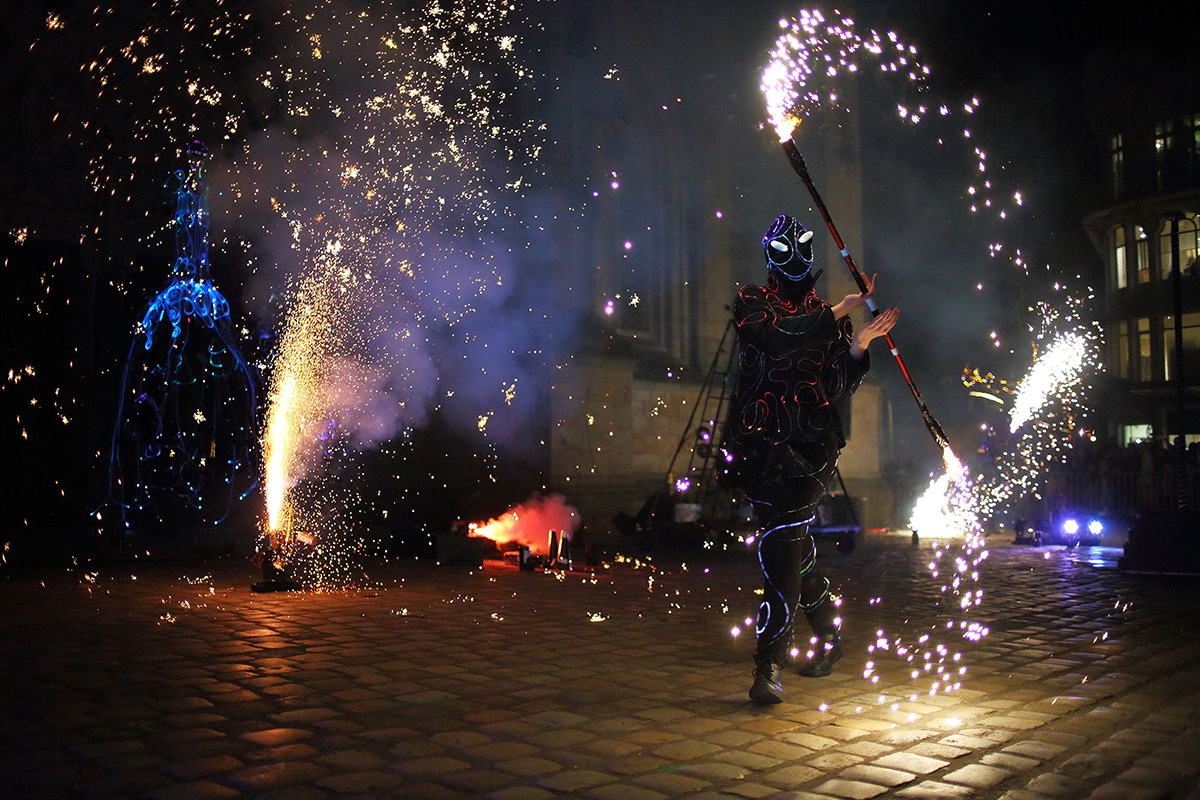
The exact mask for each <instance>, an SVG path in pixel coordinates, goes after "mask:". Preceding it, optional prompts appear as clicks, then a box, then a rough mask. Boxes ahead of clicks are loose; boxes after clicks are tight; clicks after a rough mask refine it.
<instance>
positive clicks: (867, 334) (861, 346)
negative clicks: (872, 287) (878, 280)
mask: <svg viewBox="0 0 1200 800" xmlns="http://www.w3.org/2000/svg"><path fill="white" fill-rule="evenodd" d="M873 282H874V281H872V283H873ZM899 318H900V309H898V308H889V309H888V310H887V311H885V312H883V313H882V314H880V315H879V316H878V317H875V318H874V319H872V320H871V321H870V322H867V323H865V324H864V325H862V326H861V327H859V328H856V329H855V331H854V338H853V339H851V340H850V355H852V356H854V357H855V358H862V357H863V353H865V352H866V351H867V345H869V344H870V343H871V341H872V340H874V339H878V338H879V337H880V336H885V335H886V334H887V333H888V331H890V330H891V329H892V327H893V326H894V325H895V324H896V320H898V319H899Z"/></svg>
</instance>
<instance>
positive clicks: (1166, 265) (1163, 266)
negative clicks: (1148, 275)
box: [1158, 213, 1198, 280]
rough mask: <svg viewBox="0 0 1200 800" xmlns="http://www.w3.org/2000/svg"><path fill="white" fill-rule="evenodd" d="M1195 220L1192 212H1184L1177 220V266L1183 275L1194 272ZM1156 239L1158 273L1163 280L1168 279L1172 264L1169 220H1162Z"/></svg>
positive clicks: (1195, 248) (1196, 240) (1196, 241)
mask: <svg viewBox="0 0 1200 800" xmlns="http://www.w3.org/2000/svg"><path fill="white" fill-rule="evenodd" d="M1197 221H1198V220H1197V219H1196V215H1195V214H1192V213H1188V214H1184V217H1183V219H1181V220H1179V268H1180V270H1182V271H1183V274H1184V275H1195V274H1196V250H1197V247H1196V245H1197V243H1198V239H1197V231H1196V224H1197ZM1158 241H1159V248H1158V252H1159V257H1158V263H1159V269H1160V274H1161V275H1162V277H1163V280H1168V279H1170V277H1171V269H1172V267H1173V266H1174V265H1173V264H1172V261H1171V220H1169V219H1165V220H1163V224H1162V232H1161V233H1160V235H1159V240H1158Z"/></svg>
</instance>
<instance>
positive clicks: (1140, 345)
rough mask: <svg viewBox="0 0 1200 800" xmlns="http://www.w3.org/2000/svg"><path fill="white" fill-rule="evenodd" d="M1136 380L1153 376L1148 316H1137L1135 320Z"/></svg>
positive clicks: (1143, 379) (1144, 379) (1148, 378)
mask: <svg viewBox="0 0 1200 800" xmlns="http://www.w3.org/2000/svg"><path fill="white" fill-rule="evenodd" d="M1137 353H1138V375H1137V377H1138V380H1139V381H1148V380H1151V379H1152V377H1153V371H1152V364H1151V361H1150V318H1149V317H1139V318H1138V321H1137Z"/></svg>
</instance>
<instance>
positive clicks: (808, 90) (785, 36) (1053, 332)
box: [761, 10, 1098, 706]
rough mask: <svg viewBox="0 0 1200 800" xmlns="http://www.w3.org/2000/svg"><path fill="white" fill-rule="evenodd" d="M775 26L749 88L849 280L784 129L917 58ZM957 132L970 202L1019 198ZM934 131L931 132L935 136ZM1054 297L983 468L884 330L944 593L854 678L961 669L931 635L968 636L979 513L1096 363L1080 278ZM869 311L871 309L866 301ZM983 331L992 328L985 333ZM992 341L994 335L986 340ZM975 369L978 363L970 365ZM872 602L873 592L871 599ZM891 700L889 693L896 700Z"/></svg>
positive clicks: (930, 108)
mask: <svg viewBox="0 0 1200 800" xmlns="http://www.w3.org/2000/svg"><path fill="white" fill-rule="evenodd" d="M779 25H780V28H781V29H782V32H781V33H780V35H779V36H778V37H777V39H776V42H775V45H774V47H773V48H772V50H771V53H770V61H769V63H768V65H767V67H766V68H765V69H764V70H763V74H762V83H761V88H762V91H763V94H764V97H765V99H766V105H767V114H768V119H769V123H770V126H771V127H772V128H773V130H774V132H775V133H776V134H777V135H778V137H779V140H780V142H781V144H782V146H783V149H784V151H785V154H786V155H787V157H788V159H789V162H790V163H791V165H792V167H793V168H794V169H795V171H796V172H797V174H798V175H799V176H800V178H801V180H802V181H803V182H804V184H805V186H806V187H807V189H808V190H809V192H810V194H811V195H812V197H813V200H814V202H815V204H816V206H817V208H818V209H819V211H820V212H821V214H822V217H823V218H824V219H825V222H826V224H827V226H828V228H829V231H830V233H831V234H832V236H833V239H834V242H835V244H836V246H837V247H838V249H839V252H840V254H841V255H842V257H843V259H844V260H845V262H846V265H847V267H848V268H849V269H850V270H851V273H852V274H853V276H854V278H855V280H856V282H857V283H858V285H859V288H860V290H862V291H865V290H866V287H865V283H864V282H863V280H862V277H861V276H860V275H859V273H858V269H857V267H856V265H855V264H854V261H853V259H852V258H851V257H850V254H849V252H848V249H847V247H846V245H845V244H844V243H843V241H842V239H841V237H840V235H839V234H838V232H837V229H836V228H835V226H834V224H833V221H832V219H831V217H830V215H829V212H828V210H827V209H826V208H825V205H824V203H823V202H822V200H821V197H820V195H819V194H818V192H817V190H816V188H815V186H814V184H813V182H812V178H811V176H810V175H809V173H808V167H807V164H806V163H805V162H804V159H803V157H802V156H801V155H800V152H799V149H798V148H797V147H796V145H795V143H794V142H793V141H792V139H793V135H794V133H795V131H796V129H797V128H798V127H799V126H800V124H801V122H802V120H803V119H805V118H806V117H807V116H809V115H810V114H812V113H813V112H815V111H817V110H819V109H825V110H830V109H841V110H843V111H845V109H844V108H843V107H842V105H841V102H840V100H839V96H838V93H837V90H836V83H837V81H838V80H839V79H843V78H845V76H851V77H852V76H854V75H855V74H856V73H859V72H860V70H863V69H864V68H867V67H869V66H870V65H871V64H872V63H873V64H874V66H875V67H876V68H877V69H878V70H879V72H880V73H881V74H882V75H883V76H884V77H885V78H895V79H899V80H900V82H901V85H902V91H911V90H913V89H916V90H917V91H918V92H923V93H926V94H927V93H928V85H927V79H928V76H929V74H930V70H929V69H928V67H926V66H924V65H922V64H921V63H920V62H919V60H918V53H917V49H916V48H915V47H913V46H912V45H909V44H906V43H905V42H903V41H901V39H900V38H899V37H898V36H897V35H896V34H895V33H891V32H889V33H886V34H880V33H878V32H876V31H873V30H870V31H866V32H864V33H859V32H858V31H857V30H856V28H855V23H854V22H853V20H851V19H849V18H847V17H843V16H841V15H840V14H835V17H834V18H826V16H825V15H824V14H823V13H822V12H820V11H815V10H801V11H800V12H799V14H798V15H797V16H796V17H795V18H793V19H781V20H780V21H779ZM955 107H961V112H958V113H961V114H965V115H967V116H971V115H973V114H975V112H976V110H977V109H978V107H979V101H978V99H977V98H972V99H971V100H970V101H968V102H965V103H962V104H960V105H959V106H955ZM897 112H898V114H899V116H900V118H901V119H902V120H904V121H905V122H908V123H911V124H913V125H916V124H920V123H921V122H922V120H924V119H925V118H926V117H927V116H933V117H934V118H936V119H941V120H951V119H953V118H954V117H955V116H956V112H954V111H952V104H949V103H939V104H927V103H923V102H916V103H907V102H902V103H898V104H897ZM961 138H962V140H963V141H965V142H968V143H970V146H971V148H972V152H971V155H970V161H971V162H972V164H973V167H974V178H973V180H972V182H971V184H970V185H969V186H968V189H967V196H968V197H969V198H970V211H971V213H972V214H976V215H978V214H979V213H980V212H981V211H986V212H991V213H994V214H995V215H996V217H997V219H998V220H1000V221H1003V220H1005V219H1007V218H1008V215H1009V213H1010V212H1011V211H1012V210H1013V207H1017V206H1020V205H1021V204H1022V198H1021V194H1020V192H1014V193H1013V195H1012V200H1011V203H1004V202H1000V201H999V199H998V198H997V197H996V196H995V195H996V192H997V189H996V187H995V186H993V183H992V181H991V179H990V177H989V173H988V160H987V154H986V152H985V151H984V150H983V149H982V148H981V147H979V146H978V145H976V144H974V143H973V139H972V136H971V132H970V129H969V128H967V127H964V128H962V137H961ZM942 141H943V139H938V142H939V143H941V142H942ZM989 252H990V255H991V257H992V258H993V259H996V258H998V257H999V256H1000V254H1001V253H1003V252H1004V248H1003V245H1002V244H1001V243H999V242H995V243H992V244H991V245H989ZM1011 260H1012V263H1013V264H1014V265H1015V266H1017V267H1018V268H1020V269H1021V270H1022V271H1023V272H1024V273H1025V275H1028V265H1027V264H1026V263H1025V262H1024V261H1023V259H1022V256H1021V253H1020V250H1019V249H1018V250H1016V251H1015V255H1014V256H1013V257H1012V259H1011ZM1055 291H1056V292H1057V293H1059V295H1060V300H1059V302H1058V303H1051V302H1042V303H1039V304H1038V307H1037V311H1038V314H1039V319H1040V324H1039V325H1038V326H1037V327H1036V329H1034V330H1032V331H1031V332H1032V333H1033V334H1034V342H1033V343H1032V346H1033V354H1034V363H1033V365H1032V366H1031V367H1030V368H1029V371H1028V373H1027V374H1026V376H1025V378H1024V379H1023V380H1021V381H1020V382H1019V384H1018V387H1017V389H1016V391H1015V393H1014V400H1013V404H1012V408H1011V412H1010V430H1011V433H1012V435H1013V437H1014V439H1015V441H1014V445H1013V446H1012V447H1011V448H1009V450H1008V451H1007V452H1006V453H1004V454H1003V456H1002V457H1001V458H1000V459H999V463H998V464H997V466H996V468H995V469H994V470H993V472H992V474H991V476H990V477H988V478H985V477H984V476H974V477H973V476H972V475H971V472H970V469H969V468H968V467H967V466H966V465H965V464H963V463H962V462H961V461H960V460H959V459H958V458H957V457H956V456H955V454H954V453H953V451H952V450H951V448H950V445H949V441H948V439H947V437H946V435H945V433H944V432H943V431H942V430H941V426H940V425H938V424H937V422H936V420H934V419H933V417H932V415H931V414H930V413H929V410H928V408H927V407H926V405H925V403H924V401H923V399H922V398H921V395H920V393H919V392H918V391H917V388H916V386H915V385H914V383H913V381H912V378H911V376H910V374H909V372H908V370H907V368H906V367H905V365H904V362H903V360H902V359H901V358H900V356H899V353H898V352H897V350H896V348H895V346H894V344H893V343H892V341H891V338H890V337H889V338H888V344H889V347H891V350H892V354H893V355H894V356H895V357H896V361H897V364H898V365H899V367H900V369H901V372H902V373H903V375H904V378H905V381H906V382H907V384H908V386H909V388H910V390H911V391H912V394H913V397H914V399H915V400H916V401H917V404H918V407H919V408H920V410H921V413H922V416H923V418H924V421H925V424H926V427H927V428H928V429H929V432H930V434H931V435H932V436H933V438H934V440H935V441H936V442H937V443H938V445H939V446H940V447H941V448H942V453H943V461H944V465H945V466H944V470H943V471H942V472H941V474H939V475H935V476H934V477H933V479H932V481H931V483H930V485H929V487H928V488H927V489H926V491H925V492H924V493H923V495H922V496H921V497H920V499H919V500H918V502H917V503H916V505H915V507H914V509H913V512H912V519H911V521H910V525H911V526H912V527H913V529H914V530H915V531H923V532H928V533H936V534H939V535H941V536H948V540H946V541H936V542H935V543H934V546H933V552H932V557H931V559H930V561H929V564H928V567H929V571H930V575H931V576H932V578H933V579H934V580H935V581H938V582H940V587H939V593H940V594H941V596H943V597H944V598H945V603H944V607H943V616H944V617H945V618H944V619H943V620H942V621H941V622H938V623H934V624H932V625H930V626H929V627H928V628H927V629H925V630H921V631H920V632H919V633H917V634H916V635H915V636H913V637H908V638H905V637H901V636H891V635H889V634H888V633H887V632H886V631H885V630H883V629H882V628H880V629H879V630H878V631H877V632H876V636H875V640H874V642H873V643H872V644H871V645H870V647H869V652H868V657H869V660H868V661H867V663H866V664H865V666H864V668H863V678H864V679H865V680H868V681H870V682H871V683H872V684H873V685H874V684H876V683H877V682H878V681H879V675H878V670H877V668H876V662H875V659H876V658H880V657H883V656H887V655H890V656H891V657H893V658H897V659H900V660H901V661H903V662H904V663H906V664H908V665H910V666H911V667H912V670H911V673H910V677H911V678H912V679H913V680H914V681H916V680H918V679H924V680H925V681H926V682H927V683H928V686H927V687H926V688H925V689H924V690H923V691H919V692H917V693H909V697H908V699H914V700H915V699H916V698H917V697H918V696H919V694H921V693H924V692H927V693H928V694H929V695H930V696H932V695H936V694H938V693H939V692H941V693H945V692H947V691H954V690H956V689H958V688H959V687H960V686H961V682H962V677H963V676H964V675H965V673H966V666H965V664H963V663H961V653H960V652H957V651H955V650H954V649H953V648H952V647H951V646H948V645H947V644H945V643H943V642H942V641H941V639H942V637H943V636H944V634H946V633H956V634H957V635H959V636H961V637H962V638H963V639H965V640H968V641H978V640H979V639H980V638H981V637H983V636H985V635H986V634H987V627H986V626H985V625H983V624H981V623H980V622H979V621H977V620H976V619H972V616H973V613H972V612H973V611H974V610H975V609H976V608H978V606H979V604H980V602H981V601H982V597H983V591H982V589H979V588H978V587H977V585H978V580H979V570H980V567H981V564H982V562H983V561H984V560H985V559H986V558H987V550H986V549H985V548H984V534H983V525H984V523H985V522H986V521H987V520H988V519H989V518H990V517H991V516H992V515H993V514H995V513H997V512H998V511H1000V510H1002V509H1004V508H1006V507H1007V505H1008V504H1009V503H1011V502H1013V501H1014V500H1016V499H1018V498H1019V497H1021V496H1023V495H1025V494H1028V493H1034V492H1036V491H1037V489H1038V486H1039V481H1040V478H1041V476H1042V474H1043V472H1044V470H1045V468H1046V466H1047V464H1048V463H1049V462H1051V461H1053V460H1054V456H1055V454H1057V453H1060V452H1061V451H1062V450H1064V449H1067V448H1069V447H1070V442H1071V437H1072V436H1073V435H1077V434H1078V431H1079V429H1080V428H1079V423H1080V418H1081V417H1082V416H1083V414H1084V413H1085V412H1086V405H1085V402H1084V396H1083V388H1084V386H1085V384H1086V380H1087V376H1088V375H1089V374H1090V373H1091V372H1092V371H1093V370H1094V369H1095V368H1096V367H1097V341H1098V334H1097V330H1096V328H1095V325H1094V323H1088V322H1087V321H1086V320H1085V319H1084V313H1083V312H1084V307H1085V305H1086V301H1087V300H1088V299H1090V297H1091V294H1090V290H1083V291H1082V292H1071V291H1069V290H1067V288H1066V286H1065V285H1064V284H1063V283H1061V282H1060V283H1057V284H1055ZM871 311H872V312H873V313H875V314H878V313H879V312H878V310H877V309H876V308H875V307H874V305H873V304H871ZM993 338H995V335H994V334H993ZM997 346H998V342H997ZM974 374H975V375H976V376H977V375H978V371H975V373H974ZM872 602H873V603H874V602H882V598H876V599H874V600H873V601H872ZM892 691H893V692H894V693H895V696H889V695H888V694H887V693H883V694H880V696H879V702H880V703H886V702H895V701H896V699H897V697H899V696H902V695H903V694H904V690H903V689H901V690H892ZM896 705H897V706H898V703H897V704H896Z"/></svg>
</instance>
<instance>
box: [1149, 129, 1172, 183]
mask: <svg viewBox="0 0 1200 800" xmlns="http://www.w3.org/2000/svg"><path fill="white" fill-rule="evenodd" d="M1174 131H1175V123H1174V122H1172V121H1171V120H1167V121H1165V122H1159V123H1157V124H1156V125H1155V126H1154V166H1155V171H1156V174H1157V178H1158V188H1159V189H1165V188H1167V181H1168V173H1169V170H1168V163H1169V161H1170V158H1171V147H1172V144H1173V137H1172V134H1173V133H1174Z"/></svg>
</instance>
